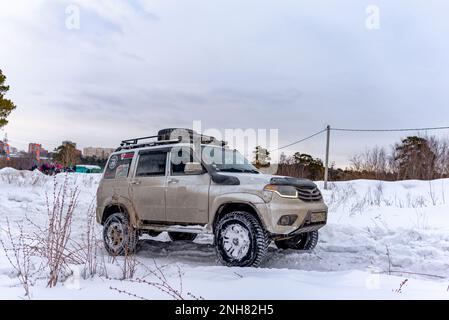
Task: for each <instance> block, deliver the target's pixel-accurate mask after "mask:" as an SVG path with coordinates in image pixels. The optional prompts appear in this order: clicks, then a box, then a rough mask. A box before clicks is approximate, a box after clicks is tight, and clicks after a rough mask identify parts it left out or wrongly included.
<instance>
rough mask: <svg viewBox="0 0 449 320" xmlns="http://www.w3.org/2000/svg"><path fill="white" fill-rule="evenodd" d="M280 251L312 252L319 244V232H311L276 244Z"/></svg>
mask: <svg viewBox="0 0 449 320" xmlns="http://www.w3.org/2000/svg"><path fill="white" fill-rule="evenodd" d="M274 243H275V244H276V247H278V248H279V249H294V250H312V249H314V248H315V247H316V245H317V244H318V231H310V232H306V233H301V234H298V235H297V236H295V237H293V238H290V239H286V240H278V241H275V242H274Z"/></svg>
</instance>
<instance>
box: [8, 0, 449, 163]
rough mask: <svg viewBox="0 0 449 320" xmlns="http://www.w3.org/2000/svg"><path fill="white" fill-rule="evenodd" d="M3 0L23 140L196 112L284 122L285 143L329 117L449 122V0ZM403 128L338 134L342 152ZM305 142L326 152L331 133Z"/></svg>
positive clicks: (151, 123) (273, 124)
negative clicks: (374, 13) (374, 16)
mask: <svg viewBox="0 0 449 320" xmlns="http://www.w3.org/2000/svg"><path fill="white" fill-rule="evenodd" d="M0 3H1V7H0V39H1V42H0V69H2V70H3V73H4V74H5V75H6V76H7V77H8V84H10V86H11V90H10V93H9V95H8V97H10V98H11V99H13V100H14V102H15V103H16V104H17V106H18V108H17V110H16V111H14V113H13V114H12V116H11V117H10V124H9V125H8V126H7V127H6V128H5V129H6V130H7V132H8V135H9V138H10V140H11V142H12V144H13V145H15V146H18V147H20V148H25V147H26V145H27V143H28V142H31V141H36V142H41V143H43V144H44V147H47V148H49V149H52V148H54V147H56V146H57V145H58V144H59V143H60V142H61V141H62V140H66V139H70V140H73V141H76V142H77V143H78V145H79V147H86V146H105V147H113V146H116V145H117V144H118V142H119V141H120V140H121V139H123V138H130V137H135V136H140V135H147V134H153V133H154V132H156V131H157V130H158V129H160V128H164V127H173V126H177V127H178V126H179V127H191V125H192V121H193V120H201V121H202V127H203V128H204V129H207V128H218V129H225V128H243V129H245V128H256V129H257V128H266V129H270V128H275V129H279V145H281V146H282V145H285V144H288V143H290V142H292V141H295V140H298V139H300V138H302V137H304V136H308V135H310V134H312V133H314V132H316V131H318V130H321V129H323V128H324V127H325V126H326V124H330V125H332V126H334V127H348V128H396V127H427V126H443V125H449V88H448V83H449V81H448V80H449V59H448V57H449V36H448V35H449V19H447V14H448V12H449V3H448V2H447V1H444V0H441V1H428V0H426V1H424V0H422V1H411V0H403V1H399V0H396V1H376V0H370V1H363V0H353V1H344V0H338V1H337V0H335V1H317V0H313V1H312V0H309V1H299V0H282V1H274V0H271V1H268V0H267V1H265V0H254V1H249V0H247V1H237V0H226V1H225V0H220V1H210V0H190V1H184V0H141V1H138V0H135V1H119V0H97V1H92V0H78V1H56V0H33V1H29V0H15V1H6V0H0ZM73 5H74V6H75V8H78V9H79V13H80V15H79V17H80V20H79V21H80V24H79V27H80V28H79V29H77V28H75V29H71V28H68V27H67V21H68V19H69V18H71V17H73V15H71V13H73V11H71V10H72V9H73ZM370 5H375V6H377V8H378V9H379V28H378V29H377V28H374V29H372V28H371V29H370V28H367V24H366V23H367V18H369V15H370V13H371V11H370V12H369V13H367V11H366V10H367V7H368V6H370ZM70 21H73V20H69V26H73V25H71V24H70ZM369 21H371V20H369ZM0 134H2V135H3V132H0ZM439 134H440V135H448V133H447V132H441V133H439ZM401 136H403V135H401V134H391V133H388V134H386V133H382V134H375V135H373V134H369V133H362V134H361V133H357V134H348V133H333V135H332V145H331V151H332V152H331V155H332V156H331V160H332V161H335V162H337V164H340V165H344V164H346V163H347V161H348V159H349V158H350V157H351V156H352V155H353V154H354V153H358V152H361V151H363V150H365V148H367V147H371V146H374V145H376V144H377V145H382V146H389V145H391V144H392V143H393V142H394V141H395V140H397V139H399V138H400V137H401ZM297 150H299V151H302V152H308V153H312V154H314V155H315V156H318V157H323V153H324V135H322V136H319V137H316V138H314V139H311V140H309V141H308V142H306V143H303V144H298V145H296V146H293V147H291V148H289V149H287V150H286V151H287V152H292V151H297Z"/></svg>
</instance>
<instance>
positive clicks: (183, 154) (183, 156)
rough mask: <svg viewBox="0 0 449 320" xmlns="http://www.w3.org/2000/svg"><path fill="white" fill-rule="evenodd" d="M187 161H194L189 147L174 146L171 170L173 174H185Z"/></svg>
mask: <svg viewBox="0 0 449 320" xmlns="http://www.w3.org/2000/svg"><path fill="white" fill-rule="evenodd" d="M187 162H193V154H192V152H191V150H190V149H189V148H173V149H172V151H171V163H170V170H171V174H172V175H173V176H179V175H183V174H184V168H185V166H186V163H187Z"/></svg>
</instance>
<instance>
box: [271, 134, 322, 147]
mask: <svg viewBox="0 0 449 320" xmlns="http://www.w3.org/2000/svg"><path fill="white" fill-rule="evenodd" d="M326 130H327V129H323V130H321V131H318V132H316V133H314V134H312V135H310V136H308V137H306V138H304V139H301V140H298V141H295V142H292V143H290V144H287V145H285V146H283V147H280V148H277V149H274V150H270V151H271V152H273V151H277V150H281V149H285V148H288V147H291V146H293V145H295V144H298V143H301V142H304V141H306V140H309V139H311V138H313V137H315V136H317V135H319V134H321V133H323V132H325V131H326Z"/></svg>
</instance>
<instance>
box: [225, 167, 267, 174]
mask: <svg viewBox="0 0 449 320" xmlns="http://www.w3.org/2000/svg"><path fill="white" fill-rule="evenodd" d="M220 172H244V173H259V171H256V170H253V169H239V168H225V169H220Z"/></svg>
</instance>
